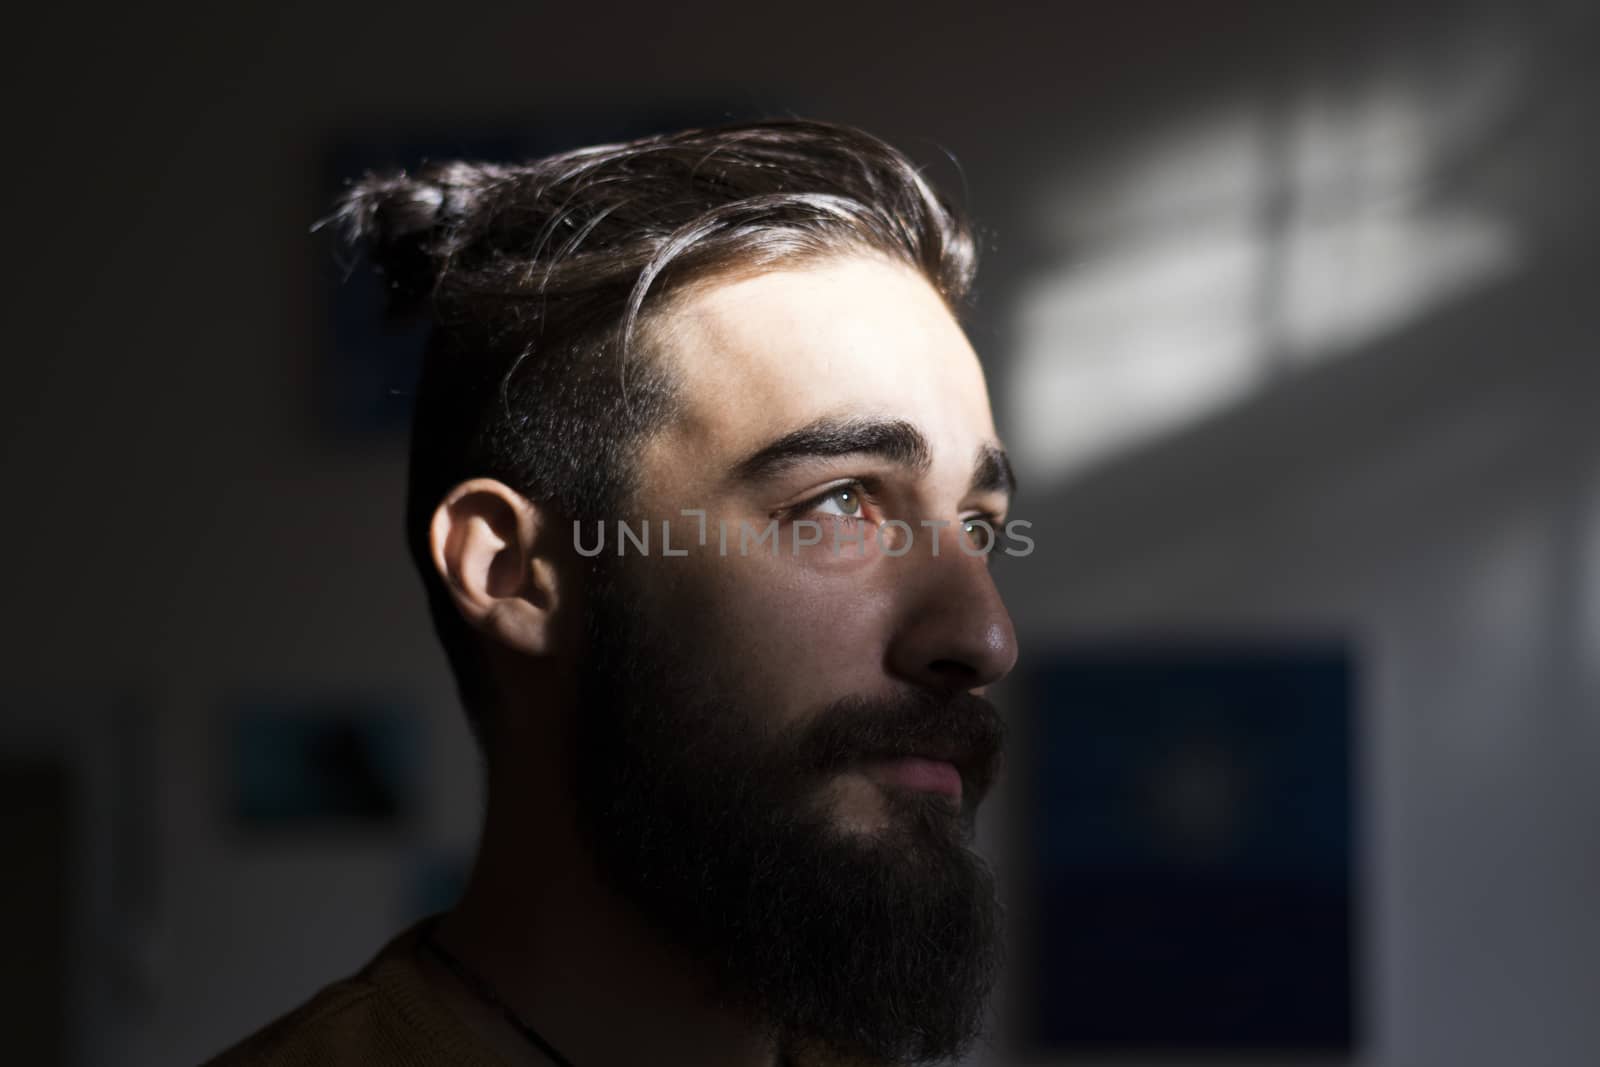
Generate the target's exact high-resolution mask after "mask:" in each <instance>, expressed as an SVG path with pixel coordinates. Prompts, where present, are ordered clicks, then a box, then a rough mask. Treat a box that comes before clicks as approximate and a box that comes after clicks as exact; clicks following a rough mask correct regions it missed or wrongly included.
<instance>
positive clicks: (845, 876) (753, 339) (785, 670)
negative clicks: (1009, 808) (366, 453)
mask: <svg viewBox="0 0 1600 1067" xmlns="http://www.w3.org/2000/svg"><path fill="white" fill-rule="evenodd" d="M652 338H653V340H654V342H655V343H656V345H657V348H658V350H659V357H660V358H662V359H663V360H664V361H665V362H666V363H667V365H668V367H669V368H670V370H671V373H672V374H673V376H674V378H675V379H676V382H677V384H678V387H679V394H678V397H679V408H680V410H679V413H678V416H677V417H676V418H675V419H674V420H673V421H672V422H671V423H670V424H669V425H668V426H667V427H666V428H665V429H664V430H663V431H661V432H660V433H659V434H658V435H657V436H656V437H654V438H653V439H652V440H651V441H650V442H649V443H648V445H647V447H646V449H645V452H644V454H643V457H642V459H641V462H640V467H639V472H638V474H639V476H638V485H639V487H640V489H639V500H638V503H639V506H640V510H641V512H642V513H643V514H644V515H646V516H649V517H650V519H651V520H652V526H653V529H652V537H651V542H650V544H651V551H650V554H649V556H648V558H638V557H635V558H631V559H621V560H617V559H610V560H608V561H606V562H605V563H604V565H603V568H602V569H603V571H604V574H605V578H604V580H603V581H602V582H601V584H600V586H599V587H598V588H597V590H596V595H595V597H594V598H593V603H594V608H593V612H592V615H591V617H590V620H589V621H590V629H591V641H592V646H591V654H590V656H589V657H588V660H587V665H586V676H585V678H584V679H583V687H582V688H583V695H584V703H583V707H582V709H581V718H580V739H581V741H580V754H579V755H580V768H579V772H580V773H579V781H580V783H581V785H580V788H581V790H582V796H581V798H580V800H581V805H580V806H581V810H582V812H583V816H584V819H585V824H586V829H587V830H588V832H589V834H590V839H591V841H592V843H593V844H594V846H595V848H596V852H597V855H598V857H599V859H600V861H601V864H602V867H603V869H604V870H605V872H606V873H607V875H608V877H610V878H611V879H612V880H613V881H614V882H616V883H617V884H618V885H619V887H620V888H621V889H623V890H624V891H625V892H626V893H627V894H628V895H629V896H630V897H631V898H632V899H634V901H635V902H636V903H637V904H638V905H639V906H640V907H641V909H642V910H643V911H644V912H645V914H646V915H647V917H649V918H650V919H651V920H652V921H654V922H655V923H656V924H657V925H658V926H659V927H660V928H661V929H662V931H663V932H664V933H665V934H667V935H668V936H670V937H672V938H675V939H676V940H678V941H679V942H680V943H682V944H683V945H685V947H687V948H688V949H689V950H691V951H692V952H694V953H695V954H696V955H697V956H698V957H699V958H700V959H701V960H702V962H704V963H705V964H706V965H707V969H708V972H709V974H710V975H711V977H712V980H713V982H714V983H715V985H716V990H715V992H716V993H717V994H718V995H720V996H723V997H726V998H727V999H729V1000H730V1001H734V1002H739V1003H741V1005H742V1006H745V1007H749V1008H752V1009H754V1010H756V1011H758V1012H759V1013H761V1014H762V1015H763V1017H765V1018H766V1019H767V1020H768V1021H769V1023H770V1025H771V1026H772V1028H773V1031H774V1033H775V1035H776V1036H777V1037H778V1038H779V1039H780V1040H783V1041H786V1042H792V1043H802V1044H803V1043H807V1042H810V1043H815V1044H819V1045H822V1046H827V1047H831V1048H834V1049H836V1050H841V1051H847V1052H853V1053H859V1054H867V1055H871V1056H877V1057H882V1058H890V1059H896V1058H914V1059H922V1058H940V1057H944V1056H948V1055H952V1054H956V1053H959V1052H960V1051H961V1048H962V1047H963V1046H964V1045H965V1044H966V1043H967V1042H969V1041H970V1039H971V1038H972V1036H974V1034H973V1032H974V1030H975V1029H976V1028H977V1026H978V1024H979V1022H980V1021H981V1014H982V1010H983V1002H984V999H985V997H986V995H987V992H988V990H989V988H990V986H991V984H992V981H993V977H994V970H995V964H996V959H997V957H996V951H997V948H998V946H997V944H996V930H997V926H998V924H997V915H996V905H995V902H994V895H993V887H992V884H991V881H990V879H989V875H988V872H987V870H986V868H985V867H984V866H983V864H982V863H981V862H980V861H979V860H978V859H977V858H976V857H975V856H974V855H973V854H972V853H971V852H970V851H969V850H968V848H967V845H968V843H969V840H970V835H971V829H972V817H973V812H974V809H975V808H976V806H977V804H978V802H979V801H980V800H981V799H982V796H983V794H984V793H985V792H987V790H988V788H989V786H990V784H991V782H992V780H993V777H994V775H995V773H996V771H997V769H998V764H999V753H1000V737H1001V729H1000V723H999V720H998V717H997V716H996V715H995V713H994V710H993V708H992V707H990V705H989V704H988V703H987V702H986V701H984V700H983V699H982V698H981V696H979V695H975V693H976V692H978V691H981V689H982V688H983V687H984V686H986V685H988V684H990V683H992V682H994V681H996V680H997V679H999V678H1000V677H1002V676H1003V675H1004V674H1005V673H1006V672H1007V671H1009V670H1010V668H1011V666H1012V664H1013V662H1014V661H1015V658H1016V646H1015V639H1014V636H1013V633H1012V628H1011V622H1010V619H1009V617H1008V616H1007V614H1006V612H1005V609H1004V607H1003V605H1002V604H1001V603H1000V600H999V598H998V595H997V594H996V591H995V588H994V584H993V582H992V579H991V577H990V574H989V569H988V568H989V563H988V560H987V559H986V558H985V557H984V556H983V555H981V554H973V553H972V549H973V544H972V542H971V541H966V542H965V543H964V542H963V538H966V537H968V536H969V535H968V533H967V532H966V531H965V530H964V528H963V523H964V522H965V521H966V520H970V519H973V518H980V519H984V520H986V521H987V522H989V523H990V524H991V525H992V526H993V527H994V528H995V529H996V530H998V529H999V528H1000V527H1001V525H1002V522H1003V519H1004V515H1005V511H1006V508H1007V505H1008V503H1009V500H1008V494H1009V484H1010V477H1009V467H1008V466H1007V465H1006V463H1005V461H1004V454H1003V453H1002V452H1001V451H1000V449H999V444H998V442H997V440H996V437H995V433H994V428H993V423H992V420H991V417H990V413H989V403H988V396H987V391H986V389H985V386H984V380H983V375H982V372H981V369H980V368H979V365H978V361H977V358H976V356H975V354H974V353H973V351H972V348H971V346H970V345H969V344H968V343H967V340H966V338H965V336H964V335H963V334H962V332H961V330H960V328H959V327H958V325H957V324H956V323H955V321H954V319H953V318H952V317H951V315H950V314H949V312H948V311H947V309H946V308H945V306H944V304H943V302H942V301H941V300H940V298H939V297H938V295H937V294H936V293H935V292H934V291H933V289H932V288H931V287H930V286H929V285H928V283H927V282H926V281H925V280H923V279H922V278H921V277H920V276H919V275H917V274H916V273H915V272H913V271H912V270H910V269H909V268H906V267H904V266H900V265H896V264H891V263H889V262H886V261H883V260H880V259H877V258H874V257H868V256H850V257H839V258H835V259H831V260H827V261H824V262H821V263H818V264H814V265H809V266H806V267H803V268H796V269H792V270H784V271H775V272H770V273H766V274H761V275H757V276H753V277H748V278H741V279H736V280H724V281H719V282H715V283H711V284H708V285H705V286H701V287H699V288H698V289H696V290H694V291H692V292H690V293H688V294H686V295H685V296H683V297H681V298H680V299H679V300H678V301H677V302H676V303H675V304H674V306H673V308H672V310H671V311H670V312H668V313H667V314H666V315H665V316H664V318H662V319H661V320H658V322H657V323H656V325H655V329H654V331H653V334H652ZM685 509H693V510H697V511H703V512H704V513H705V519H704V522H705V530H706V534H707V536H706V538H705V543H704V544H702V543H701V542H700V532H701V528H702V527H701V522H700V519H699V518H698V516H685V515H683V514H682V512H683V511H684V510H685ZM663 519H665V520H668V521H669V522H670V525H671V529H672V535H671V547H672V548H673V549H674V550H686V551H687V555H684V556H668V555H664V554H663V549H664V548H665V546H664V545H663V544H662V542H661V521H662V520H663ZM890 520H899V521H900V522H901V523H904V524H905V525H904V526H901V527H898V528H895V527H888V526H886V525H885V524H886V523H888V522H889V521H890ZM774 521H775V522H776V532H777V542H776V545H775V546H774V544H773V542H772V540H771V539H770V537H769V539H768V540H767V541H765V542H762V543H759V544H758V543H756V541H755V538H756V537H757V536H758V535H760V534H762V533H763V532H765V531H767V530H768V528H769V524H771V523H773V522H774ZM797 524H798V525H797ZM806 524H811V525H809V526H808V525H806ZM722 531H726V533H725V535H722V533H721V532H722ZM743 531H748V535H746V534H744V533H743ZM612 533H613V534H614V530H613V531H612ZM797 534H798V537H797ZM813 540H814V541H816V543H814V544H806V543H805V542H807V541H813ZM981 540H982V539H980V541H981ZM797 543H798V544H799V547H798V548H797V547H796V545H797ZM607 544H608V549H607V551H608V552H614V551H615V550H616V548H615V545H616V542H615V541H608V543H607ZM723 544H726V549H725V550H724V549H723V548H722V545H723ZM630 550H631V546H630Z"/></svg>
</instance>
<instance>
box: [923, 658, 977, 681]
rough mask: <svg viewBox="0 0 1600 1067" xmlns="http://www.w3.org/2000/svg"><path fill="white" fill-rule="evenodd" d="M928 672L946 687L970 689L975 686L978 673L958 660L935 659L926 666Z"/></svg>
mask: <svg viewBox="0 0 1600 1067" xmlns="http://www.w3.org/2000/svg"><path fill="white" fill-rule="evenodd" d="M928 672H929V673H930V674H932V675H934V676H935V677H937V678H939V679H940V680H941V681H943V682H945V683H946V684H948V685H954V686H961V687H962V688H970V687H971V686H973V685H975V684H976V679H977V677H978V671H977V669H976V668H974V667H972V666H971V665H970V664H966V663H962V662H961V661H960V660H953V659H936V660H934V661H933V662H932V663H930V664H928Z"/></svg>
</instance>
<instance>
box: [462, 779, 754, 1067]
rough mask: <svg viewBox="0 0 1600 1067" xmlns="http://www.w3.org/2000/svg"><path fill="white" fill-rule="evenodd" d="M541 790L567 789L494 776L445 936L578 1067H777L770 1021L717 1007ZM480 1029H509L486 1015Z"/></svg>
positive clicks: (700, 978) (503, 1040) (701, 979)
mask: <svg viewBox="0 0 1600 1067" xmlns="http://www.w3.org/2000/svg"><path fill="white" fill-rule="evenodd" d="M512 780H514V781H518V782H521V783H528V782H532V783H539V782H541V781H543V782H549V778H548V777H542V776H540V775H538V774H519V775H516V776H515V778H513V779H512ZM552 784H553V783H552ZM531 792H540V793H551V792H559V790H558V789H552V788H546V789H538V788H537V787H535V788H533V789H528V788H522V787H520V786H519V789H518V792H517V793H515V794H511V793H510V791H509V790H502V791H499V792H497V790H496V789H495V785H494V783H493V782H491V786H490V797H489V805H488V813H487V815H486V818H485V822H484V833H483V839H482V842H481V844H480V847H479V851H478V858H477V862H476V864H475V866H474V869H473V873H472V878H471V880H470V882H469V883H468V887H467V890H466V892H465V893H464V894H463V896H462V899H461V902H460V903H459V904H458V905H457V906H456V907H455V909H454V910H452V911H451V912H450V913H449V914H448V915H447V916H445V917H444V919H443V920H442V921H441V923H440V925H439V927H438V930H437V932H436V933H437V937H438V939H439V941H440V942H441V943H442V944H443V945H444V946H445V947H446V948H447V949H448V950H449V951H450V952H451V953H452V954H454V955H456V956H458V957H459V958H460V959H461V960H463V961H464V962H465V963H467V964H468V965H469V966H470V967H471V968H472V969H473V970H475V971H476V972H477V973H478V974H479V975H480V976H482V978H483V979H485V980H486V981H487V982H488V983H489V985H491V986H492V987H493V988H494V990H495V992H496V993H497V994H498V995H499V996H500V998H501V999H502V1000H504V1001H505V1002H506V1004H508V1005H509V1006H510V1007H511V1008H512V1010H514V1011H515V1012H516V1013H517V1014H518V1015H519V1016H520V1017H521V1018H522V1019H523V1020H524V1021H525V1022H527V1023H528V1024H529V1025H531V1026H533V1027H534V1028H535V1029H536V1030H538V1031H539V1033H540V1034H542V1035H543V1036H544V1038H545V1039H546V1040H548V1041H549V1042H550V1043H551V1044H552V1045H554V1046H555V1048H556V1049H558V1050H559V1051H560V1052H561V1053H562V1055H564V1056H565V1057H566V1058H567V1059H569V1060H570V1061H572V1063H573V1064H574V1067H623V1065H625V1064H636V1063H654V1064H662V1065H664V1067H673V1065H679V1064H682V1065H684V1067H690V1065H693V1067H777V1063H778V1061H777V1057H776V1056H775V1053H774V1050H773V1048H772V1046H771V1042H770V1041H769V1040H768V1039H767V1038H766V1037H765V1036H764V1035H763V1033H762V1031H761V1029H760V1027H759V1026H757V1025H755V1024H754V1023H752V1022H751V1021H750V1020H748V1019H745V1018H742V1017H740V1016H738V1015H736V1014H735V1013H733V1012H731V1011H730V1010H728V1009H727V1008H725V1007H723V1006H721V1005H718V1004H717V1003H716V998H715V997H714V995H713V993H712V991H711V989H710V986H709V984H708V982H707V981H706V980H705V976H704V974H703V973H702V972H700V971H699V969H698V968H697V967H695V966H694V965H693V963H692V962H691V961H690V960H688V959H687V958H686V957H685V955H684V954H683V953H681V952H679V951H678V950H677V949H676V948H675V947H673V946H671V945H669V944H667V943H666V942H664V941H663V940H662V939H661V938H660V937H659V936H658V935H656V933H655V932H654V931H653V930H651V929H650V928H649V927H648V926H647V924H646V923H645V922H644V921H643V918H642V917H641V916H640V915H639V914H638V913H637V911H636V910H635V909H634V908H633V907H632V906H631V905H629V904H628V903H627V902H626V901H624V900H621V899H619V898H618V897H617V896H616V895H615V894H614V893H612V892H611V891H610V890H609V889H608V888H607V887H606V886H605V885H604V883H603V882H602V881H601V879H600V878H599V877H598V874H597V872H596V871H595V869H594V865H593V861H592V859H591V858H590V856H589V853H588V850H587V849H585V848H583V847H582V846H581V842H580V841H579V840H578V835H577V833H576V829H575V825H574V820H573V819H572V817H571V811H570V805H569V804H567V803H566V802H564V801H557V800H555V799H554V798H553V797H552V796H548V795H542V796H530V795H528V794H529V793H531ZM535 813H537V814H535ZM469 1022H470V1023H472V1025H474V1026H475V1028H477V1029H479V1030H480V1031H481V1030H483V1029H484V1028H493V1027H496V1026H499V1027H500V1028H501V1029H502V1031H503V1030H505V1029H507V1028H509V1024H506V1023H504V1021H503V1020H496V1019H494V1018H493V1017H491V1016H489V1015H487V1014H485V1013H481V1012H480V1013H474V1014H473V1016H472V1017H471V1018H469ZM484 1036H485V1037H491V1038H492V1039H493V1043H494V1044H496V1045H497V1046H499V1047H502V1048H503V1047H505V1045H506V1044H507V1035H506V1034H505V1033H504V1032H502V1033H500V1034H498V1035H490V1034H485V1035H484ZM518 1036H519V1037H520V1035H518ZM534 1062H538V1060H535V1061H534Z"/></svg>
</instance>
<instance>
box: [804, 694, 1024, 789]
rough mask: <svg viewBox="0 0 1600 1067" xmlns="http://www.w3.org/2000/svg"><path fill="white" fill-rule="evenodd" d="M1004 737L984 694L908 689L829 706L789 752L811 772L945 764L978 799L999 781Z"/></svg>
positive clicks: (998, 718) (1002, 726) (999, 720)
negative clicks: (902, 761)
mask: <svg viewBox="0 0 1600 1067" xmlns="http://www.w3.org/2000/svg"><path fill="white" fill-rule="evenodd" d="M1005 735H1006V729H1005V720H1004V719H1002V718H1001V716H1000V713H999V711H997V710H996V709H995V706H994V705H993V704H992V703H990V702H989V701H988V700H986V699H984V698H983V697H980V696H977V695H976V694H973V693H966V692H954V693H935V692H929V691H925V690H909V691H906V692H904V693H900V694H897V695H895V696H890V697H861V696H852V697H846V698H844V699H842V700H837V701H834V702H833V703H831V704H829V705H828V706H827V707H826V708H824V709H823V710H822V712H820V713H819V714H818V715H817V716H816V717H815V718H814V719H813V720H811V721H810V722H808V723H806V724H805V726H804V727H803V729H802V731H801V736H800V737H799V738H798V739H797V740H796V741H795V743H794V747H793V749H791V751H793V752H794V753H795V756H796V758H797V760H798V761H799V763H798V765H799V766H800V767H801V768H802V769H803V770H804V771H806V772H808V773H812V774H826V773H830V772H837V771H841V770H844V769H846V768H847V767H850V766H852V765H854V764H860V763H863V762H867V761H869V760H882V759H898V758H902V757H906V756H921V757H925V758H930V759H939V760H944V761H946V762H949V763H952V764H954V765H955V767H956V769H957V770H958V771H960V772H961V780H962V789H963V791H964V792H965V793H966V794H967V795H968V796H969V797H971V798H973V799H974V800H976V799H981V798H982V797H983V796H985V795H986V794H987V793H988V792H989V790H990V788H991V787H993V785H994V783H995V781H996V780H997V779H998V778H999V776H1000V772H1001V769H1002V767H1003V765H1004V755H1005Z"/></svg>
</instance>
